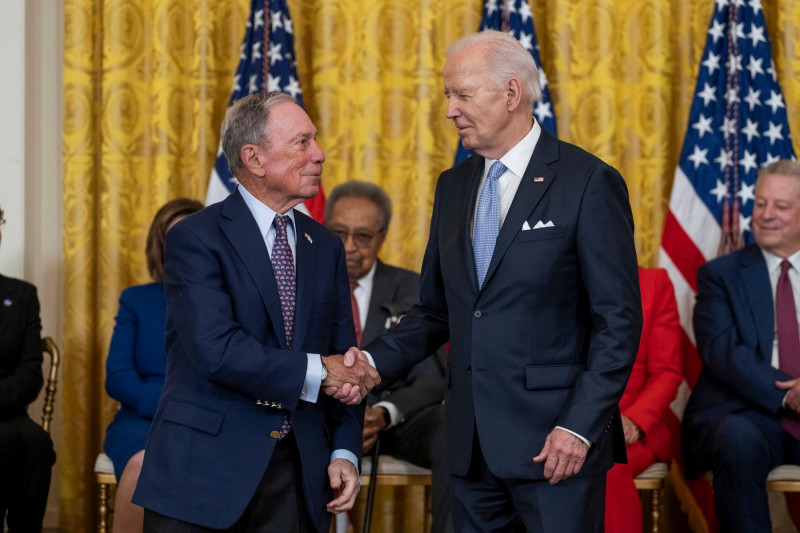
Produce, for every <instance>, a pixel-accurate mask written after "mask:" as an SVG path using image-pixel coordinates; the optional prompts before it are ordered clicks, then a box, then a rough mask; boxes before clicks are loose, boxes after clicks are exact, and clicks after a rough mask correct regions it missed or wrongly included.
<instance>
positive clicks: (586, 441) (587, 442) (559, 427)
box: [556, 426, 592, 448]
mask: <svg viewBox="0 0 800 533" xmlns="http://www.w3.org/2000/svg"><path fill="white" fill-rule="evenodd" d="M556 427H557V428H558V429H563V430H564V431H566V432H567V433H572V434H573V435H575V436H576V437H578V438H579V439H581V440H582V441H583V442H584V444H586V445H587V446H588V447H589V448H591V447H592V443H591V442H589V440H588V439H586V438H584V437H583V436H581V435H578V434H577V433H575V432H574V431H570V430H568V429H567V428H565V427H561V426H556Z"/></svg>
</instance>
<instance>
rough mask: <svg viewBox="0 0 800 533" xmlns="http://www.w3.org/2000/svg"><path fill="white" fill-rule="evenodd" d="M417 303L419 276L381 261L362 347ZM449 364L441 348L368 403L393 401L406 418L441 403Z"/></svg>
mask: <svg viewBox="0 0 800 533" xmlns="http://www.w3.org/2000/svg"><path fill="white" fill-rule="evenodd" d="M418 302H419V274H417V273H416V272H412V271H410V270H406V269H403V268H398V267H394V266H389V265H387V264H385V263H383V262H381V261H378V262H377V265H376V266H375V277H374V278H373V282H372V295H371V296H370V300H369V310H368V312H367V323H366V324H365V326H364V334H363V335H362V337H361V344H362V345H367V344H369V343H370V342H372V341H373V340H374V339H375V338H376V337H378V336H379V335H381V334H382V333H385V332H387V331H388V330H389V329H390V328H387V327H386V326H387V320H390V319H391V318H392V317H393V316H395V317H396V316H397V315H396V314H397V313H400V314H405V313H407V312H408V311H409V310H410V309H411V308H412V307H413V306H414V304H416V303H418ZM446 364H447V360H446V354H445V350H444V348H440V349H439V350H437V352H436V353H435V354H434V355H433V356H431V357H428V358H426V359H425V360H423V361H422V362H421V363H419V364H417V365H415V366H414V367H413V368H412V369H411V370H410V371H409V372H408V373H406V374H404V375H402V376H400V377H398V378H397V379H395V380H394V381H393V382H391V383H390V384H388V385H387V386H386V388H385V389H384V390H383V393H382V394H381V395H380V398H378V397H377V396H375V395H374V394H370V395H369V396H368V403H369V404H370V405H374V404H375V403H376V402H377V401H379V399H380V400H386V401H389V402H392V403H393V404H394V405H395V406H397V409H398V410H399V411H400V412H401V413H402V415H403V417H404V418H406V419H407V418H409V417H411V416H413V415H415V414H416V413H418V412H419V411H421V410H422V409H424V408H425V407H428V406H429V405H434V404H437V403H441V402H442V400H443V399H444V394H445V387H446V385H447V382H446V381H445V372H446V370H445V365H446Z"/></svg>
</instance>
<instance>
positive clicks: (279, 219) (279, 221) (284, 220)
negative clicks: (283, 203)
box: [272, 215, 289, 232]
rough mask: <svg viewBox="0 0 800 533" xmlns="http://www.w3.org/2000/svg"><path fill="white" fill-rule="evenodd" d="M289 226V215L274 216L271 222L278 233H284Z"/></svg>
mask: <svg viewBox="0 0 800 533" xmlns="http://www.w3.org/2000/svg"><path fill="white" fill-rule="evenodd" d="M288 224H289V215H275V218H274V219H273V220H272V225H273V226H275V228H276V229H277V230H278V231H279V232H280V231H286V226H287V225H288Z"/></svg>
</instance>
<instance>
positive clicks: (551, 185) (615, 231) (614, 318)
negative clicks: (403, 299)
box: [365, 131, 642, 479]
mask: <svg viewBox="0 0 800 533" xmlns="http://www.w3.org/2000/svg"><path fill="white" fill-rule="evenodd" d="M483 165H484V159H483V158H481V157H477V156H473V157H471V158H469V159H468V160H467V161H465V162H464V163H462V164H460V165H458V166H456V167H454V168H452V169H450V170H447V171H445V172H444V173H443V174H442V175H441V176H440V178H439V181H438V184H437V188H436V196H435V199H434V206H433V216H432V220H431V230H430V236H429V241H428V246H427V249H426V251H425V257H424V261H423V265H422V273H421V276H422V277H421V286H420V301H421V304H420V305H419V306H417V307H415V308H413V309H412V310H411V312H410V314H409V316H407V317H406V318H404V319H403V321H401V322H400V325H399V326H398V327H397V328H396V329H394V330H393V331H391V332H389V333H387V334H386V335H384V336H382V337H380V338H379V339H377V340H376V341H375V342H373V343H371V344H370V345H369V346H367V347H366V348H365V350H366V351H368V352H370V354H371V355H372V356H373V357H374V358H375V361H376V365H377V368H378V371H379V372H380V374H381V376H382V383H386V382H389V381H391V379H392V378H393V377H394V376H396V375H399V374H401V373H402V372H403V370H404V369H405V368H408V367H409V366H410V365H412V364H414V363H416V362H418V361H420V360H421V359H423V358H424V357H425V356H426V355H427V354H429V353H431V352H433V351H434V350H435V349H436V348H438V347H439V346H441V344H442V343H444V342H446V341H447V340H450V355H449V358H448V367H449V382H448V391H447V397H446V402H445V405H446V408H447V456H448V462H449V468H450V472H451V473H452V474H454V475H459V476H463V475H465V474H466V473H467V471H468V469H469V465H470V460H471V458H472V452H473V435H474V432H475V431H476V430H477V434H478V437H479V438H480V444H481V449H482V451H483V456H484V459H485V461H486V464H487V465H488V467H489V469H490V470H491V471H492V473H494V474H495V475H496V476H498V477H500V478H506V479H543V478H544V475H543V465H542V464H539V463H534V462H533V460H532V458H533V457H535V456H536V455H538V454H539V452H540V451H541V450H542V447H543V446H544V443H545V438H546V436H547V434H548V433H549V432H550V431H552V430H553V428H554V427H555V426H563V427H565V428H568V429H570V430H572V431H574V432H576V433H578V434H580V435H582V436H584V437H586V438H587V439H589V440H590V441H592V443H593V444H592V447H591V448H590V450H589V453H588V455H587V458H586V462H585V464H584V466H583V468H582V470H581V472H580V474H579V475H581V476H585V475H592V474H597V473H600V472H604V471H606V470H607V469H608V468H610V467H611V465H612V464H613V462H614V460H615V459H616V460H617V461H625V458H626V456H625V442H624V439H623V434H622V426H621V422H620V417H619V410H618V408H617V404H618V402H619V399H620V397H621V396H622V393H623V390H624V388H625V384H626V382H627V379H628V375H629V374H630V371H631V368H632V365H633V361H634V358H635V356H636V351H637V348H638V345H639V336H640V331H641V320H642V318H641V300H640V297H639V278H638V272H637V264H636V252H635V249H634V243H633V217H632V215H631V209H630V204H629V202H628V196H627V189H626V187H625V183H624V181H623V179H622V177H621V176H620V175H619V173H618V172H616V171H615V170H614V169H613V168H611V167H610V166H608V165H606V164H605V163H603V162H602V161H600V160H599V159H597V158H595V157H594V156H591V155H590V154H588V153H586V152H584V151H583V150H580V149H579V148H577V147H575V146H572V145H570V144H567V143H564V142H560V141H557V140H556V139H555V138H554V137H552V136H551V135H550V134H548V133H547V132H545V131H542V134H541V137H540V139H539V141H538V143H537V146H536V149H535V151H534V153H533V156H532V157H531V160H530V162H529V164H528V168H527V170H526V171H525V175H524V176H523V178H522V181H521V183H520V185H519V189H518V190H517V193H516V196H515V198H514V200H513V202H512V204H511V207H510V209H509V212H508V214H507V216H506V218H505V221H504V223H503V226H502V228H501V230H500V234H499V236H498V238H497V243H496V246H495V250H494V255H493V257H492V260H491V264H490V265H489V269H488V272H487V274H486V279H485V282H484V286H483V288H482V289H481V290H480V291H479V290H478V287H477V279H476V275H475V266H474V259H473V253H472V244H471V237H470V235H471V230H470V228H471V221H472V215H473V212H474V210H475V202H476V197H477V190H478V184H479V182H480V178H481V173H482V170H483ZM540 220H541V221H542V222H543V223H547V222H549V221H552V222H553V227H547V228H542V229H531V230H525V231H523V230H522V227H523V223H524V222H525V221H527V222H528V225H529V226H530V227H531V228H533V227H534V226H535V225H536V223H537V222H539V221H540Z"/></svg>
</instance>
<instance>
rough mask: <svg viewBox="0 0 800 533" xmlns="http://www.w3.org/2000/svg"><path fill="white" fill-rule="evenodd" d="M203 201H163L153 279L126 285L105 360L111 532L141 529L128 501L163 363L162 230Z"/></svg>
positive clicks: (150, 259) (150, 249)
mask: <svg viewBox="0 0 800 533" xmlns="http://www.w3.org/2000/svg"><path fill="white" fill-rule="evenodd" d="M202 208H203V205H202V204H201V203H200V202H198V201H196V200H191V199H189V198H178V199H175V200H172V201H170V202H167V203H166V204H164V206H163V207H161V209H159V210H158V212H157V213H156V215H155V217H154V218H153V222H152V224H151V225H150V231H149V232H148V234H147V245H146V248H145V251H146V253H147V269H148V271H149V272H150V277H152V278H153V283H148V284H146V285H137V286H134V287H129V288H127V289H125V290H124V291H122V295H121V296H120V298H119V312H118V313H117V317H116V321H117V323H116V326H114V334H113V336H112V337H111V346H110V347H109V350H108V359H107V361H106V391H107V392H108V395H109V396H111V397H112V398H113V399H115V400H118V401H119V403H120V409H119V411H118V412H117V414H116V416H115V417H114V420H113V421H112V422H111V424H110V425H109V426H108V429H107V430H106V440H105V445H104V450H105V452H106V454H107V455H108V456H109V457H110V458H111V461H112V462H113V463H114V473H115V474H116V476H117V482H118V485H117V495H116V498H115V500H114V532H123V531H138V532H140V533H141V531H142V522H143V520H144V511H143V510H142V508H141V507H139V506H137V505H134V504H133V503H131V496H133V491H134V489H135V488H136V482H137V481H138V479H139V472H140V471H141V468H142V459H143V458H144V445H145V441H146V439H147V433H148V431H149V430H150V423H151V421H152V420H153V416H154V415H155V412H156V406H157V405H158V398H159V396H160V395H161V389H162V388H163V386H164V374H165V373H166V367H167V353H166V349H165V339H164V326H165V323H166V312H167V303H166V300H165V299H164V288H163V287H162V284H161V283H162V280H163V277H164V238H165V236H166V234H167V230H169V228H171V227H172V225H173V224H175V223H176V222H178V221H179V220H180V219H182V218H184V217H185V216H187V215H189V214H191V213H194V212H195V211H199V210H200V209H202Z"/></svg>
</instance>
